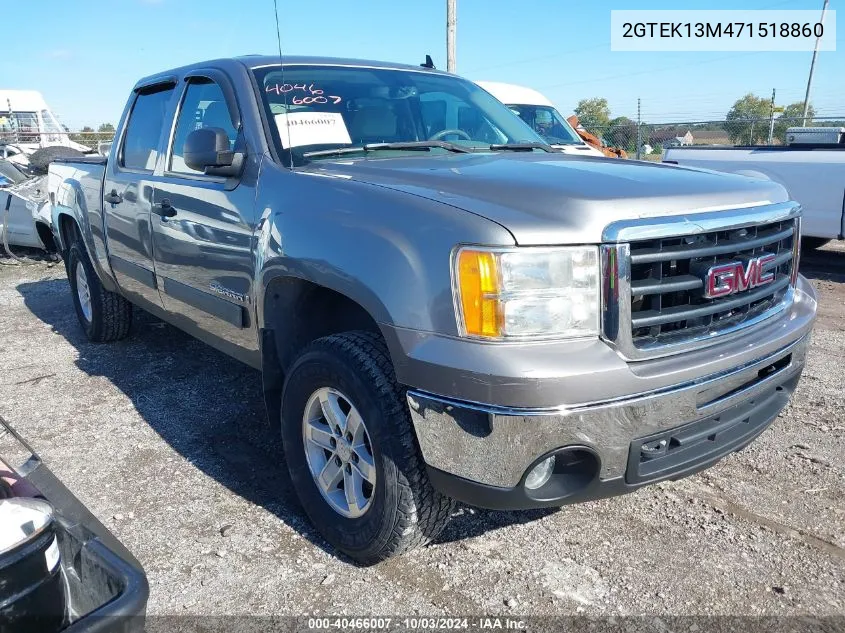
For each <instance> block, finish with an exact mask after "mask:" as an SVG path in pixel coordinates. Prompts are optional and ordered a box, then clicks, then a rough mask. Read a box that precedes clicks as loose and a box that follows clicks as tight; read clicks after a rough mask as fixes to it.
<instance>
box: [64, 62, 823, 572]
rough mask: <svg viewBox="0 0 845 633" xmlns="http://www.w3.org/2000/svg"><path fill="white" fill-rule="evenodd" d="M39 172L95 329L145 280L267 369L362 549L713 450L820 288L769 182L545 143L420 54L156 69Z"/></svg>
mask: <svg viewBox="0 0 845 633" xmlns="http://www.w3.org/2000/svg"><path fill="white" fill-rule="evenodd" d="M48 191H49V195H50V197H51V200H52V213H53V226H54V231H55V233H56V240H57V243H58V244H59V246H60V249H61V252H62V254H63V256H64V259H65V262H66V267H67V274H68V278H69V282H70V289H71V293H72V297H73V302H74V305H75V307H76V312H77V314H78V317H79V320H80V323H81V324H82V327H83V328H84V329H85V332H86V333H87V335H88V337H89V338H90V339H91V340H92V341H114V340H117V339H120V338H122V337H125V336H126V335H127V334H128V333H129V331H130V322H131V318H132V310H133V305H135V306H138V307H140V308H143V309H144V310H147V311H149V312H151V313H153V314H155V315H158V316H159V317H160V318H162V319H164V320H165V321H168V322H170V323H171V324H173V325H174V326H176V327H179V328H181V329H183V330H185V331H186V332H189V333H190V334H192V335H194V336H196V337H197V338H199V339H201V340H203V341H206V342H207V343H208V344H210V345H212V346H214V347H216V348H218V349H219V350H222V351H223V352H225V353H227V354H229V355H231V356H232V357H234V358H236V359H238V360H240V361H243V362H244V363H247V364H249V365H251V366H253V367H256V368H258V369H260V370H261V372H262V377H263V378H262V379H263V390H264V398H265V401H266V407H267V413H268V417H269V420H270V423H271V424H272V426H273V427H274V428H276V429H279V431H280V433H281V437H282V440H283V446H284V453H285V455H284V461H285V463H286V464H287V468H288V470H289V471H290V476H291V480H292V483H293V486H294V488H295V489H296V491H297V494H298V496H299V498H300V499H301V501H302V505H303V507H304V509H305V511H306V513H307V514H308V515H309V517H310V518H311V519H312V521H313V522H314V524H315V525H316V526H317V528H318V529H319V530H320V532H321V533H322V534H323V535H324V536H325V538H326V539H327V540H328V541H329V542H330V543H332V544H333V545H334V546H335V547H336V548H338V549H339V550H341V551H343V552H345V553H346V554H347V555H349V556H350V557H352V558H353V559H355V560H357V561H360V562H362V563H372V562H375V561H378V560H381V559H384V558H386V557H388V556H391V555H394V554H398V553H401V552H403V551H406V550H407V549H409V548H411V547H415V546H418V545H421V544H424V543H426V542H427V541H430V540H431V539H432V538H434V537H435V536H436V535H437V534H438V533H439V531H440V530H441V529H442V528H443V526H444V525H445V524H446V522H447V521H448V519H449V517H450V514H451V512H452V509H453V500H459V501H462V502H465V503H468V504H472V505H476V506H481V507H487V508H499V509H519V508H531V507H539V506H560V505H563V504H566V503H571V502H575V501H583V500H588V499H596V498H599V497H604V496H609V495H616V494H621V493H625V492H629V491H632V490H635V489H637V488H639V487H640V486H643V485H645V484H649V483H652V482H655V481H659V480H664V479H676V478H679V477H683V476H686V475H689V474H691V473H694V472H696V471H698V470H701V469H703V468H706V467H708V466H710V465H712V464H714V463H715V462H716V461H717V460H719V459H720V458H721V457H723V456H725V455H727V454H729V453H731V452H733V451H737V450H739V449H741V448H742V447H744V446H745V445H746V444H748V443H749V442H751V441H752V440H753V439H754V438H755V437H756V436H758V435H759V434H760V433H762V432H763V431H764V430H765V429H766V428H767V427H768V426H769V425H770V424H771V423H772V421H773V420H774V419H775V418H776V417H777V415H778V412H779V411H780V410H781V409H782V408H783V407H784V406H785V404H786V403H787V400H788V399H789V397H790V395H791V393H792V392H793V390H794V389H795V387H796V384H797V382H798V379H799V377H800V375H801V372H802V369H803V367H804V361H805V356H806V353H807V347H808V341H809V336H810V331H811V328H812V325H813V320H814V317H815V313H816V299H815V295H814V291H813V289H812V287H811V286H810V285H809V284H808V283H807V282H806V281H805V280H804V279H803V278H802V277H801V276H800V275H799V274H798V244H799V238H800V226H801V224H800V223H801V216H800V207H799V205H798V204H796V203H795V202H792V201H790V200H789V198H788V196H787V194H786V192H785V190H784V189H783V187H781V186H780V185H778V184H777V183H774V182H770V181H762V180H757V179H752V178H745V177H741V176H735V175H727V174H719V173H714V172H702V171H698V170H691V169H686V168H682V167H677V166H673V165H661V164H645V163H639V162H635V161H620V160H612V159H604V158H592V157H582V156H567V155H565V154H562V153H559V152H555V151H553V150H552V149H551V148H550V147H549V146H548V145H546V144H545V143H544V141H543V140H542V139H541V138H540V137H538V136H537V135H536V134H535V132H534V131H533V130H532V129H531V128H530V127H528V126H527V125H526V124H525V123H524V122H523V121H522V120H521V119H520V118H519V117H517V116H516V115H514V113H513V112H511V111H510V110H508V108H507V107H505V106H504V105H503V104H501V103H500V102H499V101H497V100H496V99H495V98H493V97H492V96H491V95H490V94H489V93H487V92H485V91H484V90H483V89H482V88H480V87H479V86H477V85H475V84H473V83H471V82H469V81H467V80H464V79H462V78H460V77H457V76H454V75H450V74H447V73H444V72H441V71H438V70H435V69H432V68H430V67H427V66H423V67H417V66H404V65H396V64H387V63H379V62H371V61H356V60H345V59H327V58H313V57H307V58H305V57H285V58H284V60H283V63H282V62H280V59H279V58H278V57H277V58H272V57H260V56H250V57H243V58H237V59H223V60H216V61H209V62H204V63H199V64H196V65H193V66H189V67H185V68H177V69H174V70H168V71H166V72H163V73H161V74H158V75H154V76H151V77H147V78H145V79H142V80H141V81H139V82H138V83H137V85H136V86H135V88H134V90H133V91H132V94H131V95H130V98H129V101H128V103H127V105H126V109H125V111H124V113H123V116H122V118H121V121H120V125H119V128H118V131H117V136H116V138H115V141H114V144H113V146H112V149H111V154H110V156H109V157H108V158H107V159H97V158H82V159H63V160H60V161H59V162H56V163H54V164H52V165H51V168H50V183H49V186H48ZM280 457H281V456H280Z"/></svg>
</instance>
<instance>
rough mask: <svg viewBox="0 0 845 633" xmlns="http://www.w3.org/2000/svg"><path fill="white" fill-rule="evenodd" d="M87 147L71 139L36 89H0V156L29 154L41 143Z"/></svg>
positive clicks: (85, 148) (82, 148) (76, 147)
mask: <svg viewBox="0 0 845 633" xmlns="http://www.w3.org/2000/svg"><path fill="white" fill-rule="evenodd" d="M56 145H59V146H62V147H70V148H73V149H75V150H79V151H80V152H90V151H91V150H90V148H88V147H86V146H85V145H81V144H79V143H74V142H73V141H71V140H70V138H69V137H68V134H67V132H65V130H64V128H63V127H62V126H61V125H60V124H59V121H58V120H57V119H56V117H55V116H54V115H53V113H52V112H51V111H50V108H48V107H47V103H46V102H45V101H44V97H42V96H41V93H40V92H36V91H35V90H0V146H3V147H0V157H4V158H12V156H14V155H16V154H20V153H22V154H24V155H29V154H32V153H33V152H34V151H35V150H37V149H41V148H42V147H53V146H56Z"/></svg>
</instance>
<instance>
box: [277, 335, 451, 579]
mask: <svg viewBox="0 0 845 633" xmlns="http://www.w3.org/2000/svg"><path fill="white" fill-rule="evenodd" d="M282 420H283V421H282V439H283V442H284V449H285V456H286V460H287V464H288V469H289V471H290V475H291V480H292V482H293V485H294V488H295V490H296V492H297V495H298V496H299V499H300V501H301V502H302V505H303V507H304V509H305V512H306V513H307V514H308V516H309V517H310V518H311V521H312V522H313V523H314V525H315V526H316V527H317V529H318V530H319V531H320V533H321V534H322V535H323V536H324V537H325V538H326V540H327V541H329V543H331V544H332V545H333V546H335V547H336V548H337V549H339V550H341V551H342V552H344V553H345V554H347V555H348V556H350V557H351V558H353V559H354V560H356V561H357V562H359V563H362V564H372V563H376V562H378V561H380V560H384V559H386V558H389V557H391V556H394V555H397V554H401V553H402V552H405V551H408V550H410V549H413V548H415V547H419V546H422V545H424V544H426V543H428V542H429V541H431V540H432V539H433V538H435V537H436V536H437V535H438V534H439V533H440V531H441V530H442V529H443V528H444V527H445V525H446V523H447V522H448V521H449V517H450V515H451V512H452V508H453V503H452V501H451V499H449V498H448V497H445V496H443V495H442V494H440V493H439V492H437V491H436V490H435V489H434V488H433V487H432V486H431V483H430V482H429V480H428V475H427V473H426V470H425V464H424V462H423V460H422V456H421V455H420V452H419V448H417V443H416V438H415V436H414V431H413V427H412V424H411V419H410V413H409V411H408V406H407V404H406V403H405V396H404V391H403V390H402V389H401V388H399V386H398V385H397V384H396V379H395V377H394V373H393V368H392V366H391V364H390V359H389V357H388V354H387V350H386V349H385V347H384V343H383V342H382V340H381V339H380V338H379V337H378V336H377V335H375V334H372V333H369V332H349V333H345V334H338V335H333V336H328V337H325V338H322V339H319V340H317V341H314V342H313V343H312V344H311V345H309V346H308V347H307V348H306V349H305V351H304V352H303V353H302V354H301V355H300V356H299V358H298V359H297V360H296V362H295V363H294V365H293V367H292V368H291V370H290V372H288V377H287V381H286V382H285V388H284V393H283V396H282Z"/></svg>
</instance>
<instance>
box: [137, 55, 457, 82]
mask: <svg viewBox="0 0 845 633" xmlns="http://www.w3.org/2000/svg"><path fill="white" fill-rule="evenodd" d="M282 59H283V63H284V65H285V66H306V65H308V66H311V65H313V66H349V67H359V68H383V69H392V70H409V71H417V72H432V73H440V74H447V73H445V72H444V71H440V70H437V69H433V68H426V67H423V66H419V65H416V66H415V65H413V64H396V63H393V62H379V61H374V60H369V59H348V58H343V57H315V56H302V55H285V56H284V57H283V58H282ZM278 65H279V56H278V55H244V56H242V57H227V58H223V59H213V60H207V61H202V62H197V63H195V64H190V65H188V66H181V67H179V68H172V69H170V70H165V71H162V72H160V73H156V74H154V75H149V76H147V77H143V78H142V79H140V80H139V81H138V82H137V83H136V84H135V88H134V89H135V90H137V89H138V88H142V87H144V86H150V85H154V84H156V83H160V82H165V81H167V80H172V79H173V78H175V77H180V76H182V75H184V74H185V73H189V72H191V71H192V70H196V69H198V68H219V69H221V70H224V71H225V70H227V69H233V68H234V67H236V66H237V67H241V68H242V67H244V66H246V67H247V68H249V69H254V68H262V67H266V66H278Z"/></svg>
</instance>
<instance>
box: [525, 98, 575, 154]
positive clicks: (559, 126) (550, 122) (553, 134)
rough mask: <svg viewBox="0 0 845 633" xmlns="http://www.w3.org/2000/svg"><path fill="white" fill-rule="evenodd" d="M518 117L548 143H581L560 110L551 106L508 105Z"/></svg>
mask: <svg viewBox="0 0 845 633" xmlns="http://www.w3.org/2000/svg"><path fill="white" fill-rule="evenodd" d="M508 107H509V108H510V109H511V110H512V111H513V112H515V113H516V114H517V115H519V118H520V119H522V120H523V121H525V122H526V123H527V124H528V125H530V126H531V128H532V129H533V130H534V131H535V132H537V134H539V135H540V136H542V137H543V138H544V139H545V141H546V142H547V143H548V144H549V145H581V143H583V141H582V140H581V137H579V136H578V133H577V132H576V131H575V130H573V129H572V126H571V125H569V123H567V121H566V119H564V118H563V117H562V116H561V115H560V112H558V111H557V110H555V109H554V108H553V107H551V106H538V105H509V106H508Z"/></svg>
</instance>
